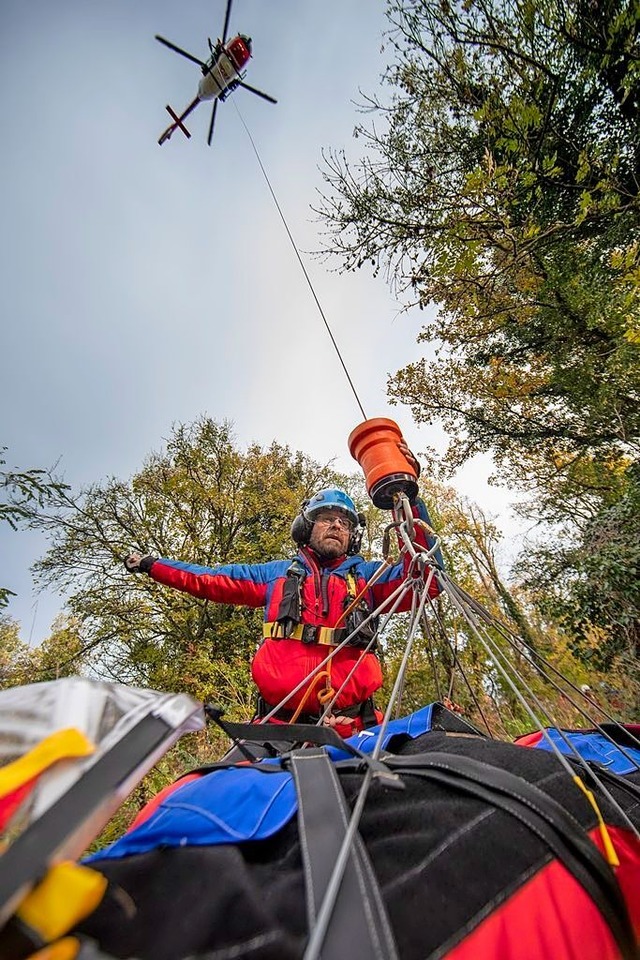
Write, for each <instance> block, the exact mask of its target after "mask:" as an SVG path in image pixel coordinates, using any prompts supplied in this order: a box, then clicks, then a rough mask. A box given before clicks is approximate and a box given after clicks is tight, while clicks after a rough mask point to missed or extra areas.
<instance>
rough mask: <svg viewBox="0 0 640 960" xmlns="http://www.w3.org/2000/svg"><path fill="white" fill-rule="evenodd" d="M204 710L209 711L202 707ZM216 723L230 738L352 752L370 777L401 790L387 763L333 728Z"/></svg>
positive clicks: (296, 724)
mask: <svg viewBox="0 0 640 960" xmlns="http://www.w3.org/2000/svg"><path fill="white" fill-rule="evenodd" d="M205 710H206V712H207V713H209V710H208V708H207V707H205ZM216 723H217V724H218V725H219V726H220V727H222V729H223V730H224V732H225V733H226V734H227V736H228V737H230V738H231V739H232V740H235V741H238V740H248V741H250V742H252V743H272V742H273V741H274V739H275V738H277V740H278V741H288V742H289V743H296V744H302V743H314V744H316V745H318V746H331V747H336V748H337V749H338V750H341V751H342V752H344V753H349V754H351V756H352V757H356V758H357V759H358V762H359V765H360V766H361V767H362V768H363V769H364V768H365V767H368V768H369V769H370V770H371V772H372V774H373V776H374V777H376V778H378V779H380V780H381V782H383V783H384V785H385V786H387V787H395V788H396V789H398V790H402V789H403V783H402V780H401V779H400V777H399V776H398V775H397V774H395V773H392V772H391V771H390V770H389V768H388V767H387V765H386V763H383V762H382V761H381V760H376V759H374V757H373V756H371V755H370V754H367V753H362V751H360V750H358V749H357V748H356V747H354V746H352V745H351V744H350V743H347V741H346V740H343V739H342V737H341V736H339V735H338V734H337V733H336V732H335V730H333V728H332V727H315V726H310V725H309V724H306V723H279V724H270V723H232V722H231V721H227V720H222V719H221V718H220V717H217V718H216Z"/></svg>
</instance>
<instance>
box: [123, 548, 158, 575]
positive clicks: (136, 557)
mask: <svg viewBox="0 0 640 960" xmlns="http://www.w3.org/2000/svg"><path fill="white" fill-rule="evenodd" d="M156 560H157V557H152V556H151V555H150V554H147V555H146V556H144V557H143V556H142V555H141V554H139V553H130V554H128V555H127V556H126V557H125V558H124V561H123V563H124V565H125V567H126V568H127V570H128V571H129V573H149V570H150V569H151V566H152V564H154V563H155V562H156Z"/></svg>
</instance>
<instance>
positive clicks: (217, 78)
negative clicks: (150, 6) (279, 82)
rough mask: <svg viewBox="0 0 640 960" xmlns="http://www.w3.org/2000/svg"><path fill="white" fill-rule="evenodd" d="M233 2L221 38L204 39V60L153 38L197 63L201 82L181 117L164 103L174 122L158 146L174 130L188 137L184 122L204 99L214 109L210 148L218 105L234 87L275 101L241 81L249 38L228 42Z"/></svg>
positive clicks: (164, 133) (161, 39) (210, 124)
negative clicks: (205, 56)
mask: <svg viewBox="0 0 640 960" xmlns="http://www.w3.org/2000/svg"><path fill="white" fill-rule="evenodd" d="M232 3H233V0H227V9H226V11H225V15H224V26H223V29H222V39H218V40H216V42H215V43H212V42H211V39H210V38H207V41H208V43H209V51H210V54H211V56H210V57H209V59H208V60H206V61H205V60H200V59H198V57H194V56H193V54H191V53H187V51H186V50H183V49H182V47H178V46H176V44H175V43H172V42H171V41H170V40H166V39H165V38H164V37H160V36H158V34H156V35H155V39H156V40H158V41H159V42H160V43H162V44H164V46H165V47H168V48H169V49H170V50H173V51H174V52H175V53H179V54H180V55H181V56H183V57H186V58H187V60H191V61H192V63H197V64H198V66H199V67H200V69H201V70H202V80H201V81H200V83H199V84H198V93H197V96H196V98H195V100H192V101H191V103H190V104H189V105H188V106H187V107H185V109H184V110H183V112H182V113H181V114H180V115H178V114H177V113H176V112H175V111H174V110H173V109H172V108H171V107H170V106H169V105H168V104H167V111H168V112H169V114H170V116H171V118H172V120H173V123H171V124H170V125H169V126H168V127H167V129H166V130H165V131H164V132H163V133H162V134H161V136H160V138H159V140H158V143H159V144H163V143H164V142H165V140H169V139H170V137H171V135H172V134H173V133H174V131H176V130H181V131H182V133H184V135H185V136H186V137H187V138H190V137H191V134H190V133H189V131H188V130H187V128H186V127H185V125H184V120H185V119H186V118H187V117H188V116H189V114H190V113H191V112H192V110H195V108H196V107H197V106H198V104H199V103H201V102H202V101H204V100H213V110H212V111H211V121H210V123H209V134H208V136H207V143H208V144H209V146H211V139H212V137H213V126H214V124H215V122H216V110H217V108H218V102H219V101H220V100H225V99H226V98H227V97H228V96H229V94H230V93H231V92H232V91H233V90H235V89H236V87H243V88H244V89H245V90H249V91H250V92H251V93H255V94H256V96H258V97H262V99H263V100H268V101H269V103H277V102H278V101H277V100H275V99H274V98H273V97H271V96H269V94H268V93H264V92H263V91H262V90H258V89H257V87H252V86H251V85H250V84H248V83H245V81H244V73H242V72H241V71H242V68H243V67H244V66H245V65H246V64H247V63H248V62H249V59H250V57H251V37H247V36H245V34H243V33H239V34H238V35H237V36H236V37H232V38H231V40H229V41H227V30H228V27H229V17H230V16H231V5H232Z"/></svg>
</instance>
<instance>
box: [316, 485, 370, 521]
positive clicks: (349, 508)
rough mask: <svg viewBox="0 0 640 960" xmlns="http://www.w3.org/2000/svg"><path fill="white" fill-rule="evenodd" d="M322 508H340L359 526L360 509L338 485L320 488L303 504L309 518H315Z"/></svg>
mask: <svg viewBox="0 0 640 960" xmlns="http://www.w3.org/2000/svg"><path fill="white" fill-rule="evenodd" d="M320 510H339V511H340V512H341V513H344V514H346V516H347V517H348V518H349V520H350V521H351V523H352V524H353V526H354V527H357V526H358V511H357V510H356V505H355V503H354V502H353V500H352V499H351V497H350V496H348V494H346V493H345V492H344V490H338V488H337V487H328V488H327V489H326V490H318V492H317V493H314V495H313V496H312V497H311V499H310V500H307V501H306V503H303V504H302V512H303V513H305V514H306V516H307V517H308V518H309V520H313V518H314V515H315V514H316V513H318V512H319V511H320Z"/></svg>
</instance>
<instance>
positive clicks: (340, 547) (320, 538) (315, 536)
mask: <svg viewBox="0 0 640 960" xmlns="http://www.w3.org/2000/svg"><path fill="white" fill-rule="evenodd" d="M309 546H310V547H311V549H312V550H313V551H315V553H317V554H318V556H319V557H320V558H321V559H322V560H337V559H338V557H342V556H344V555H345V554H346V552H347V549H348V546H349V543H348V541H347V542H346V543H345V538H344V537H341V538H340V539H338V538H337V537H335V536H329V534H328V533H323V534H320V533H316V531H315V530H313V531H312V533H311V536H310V537H309Z"/></svg>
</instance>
